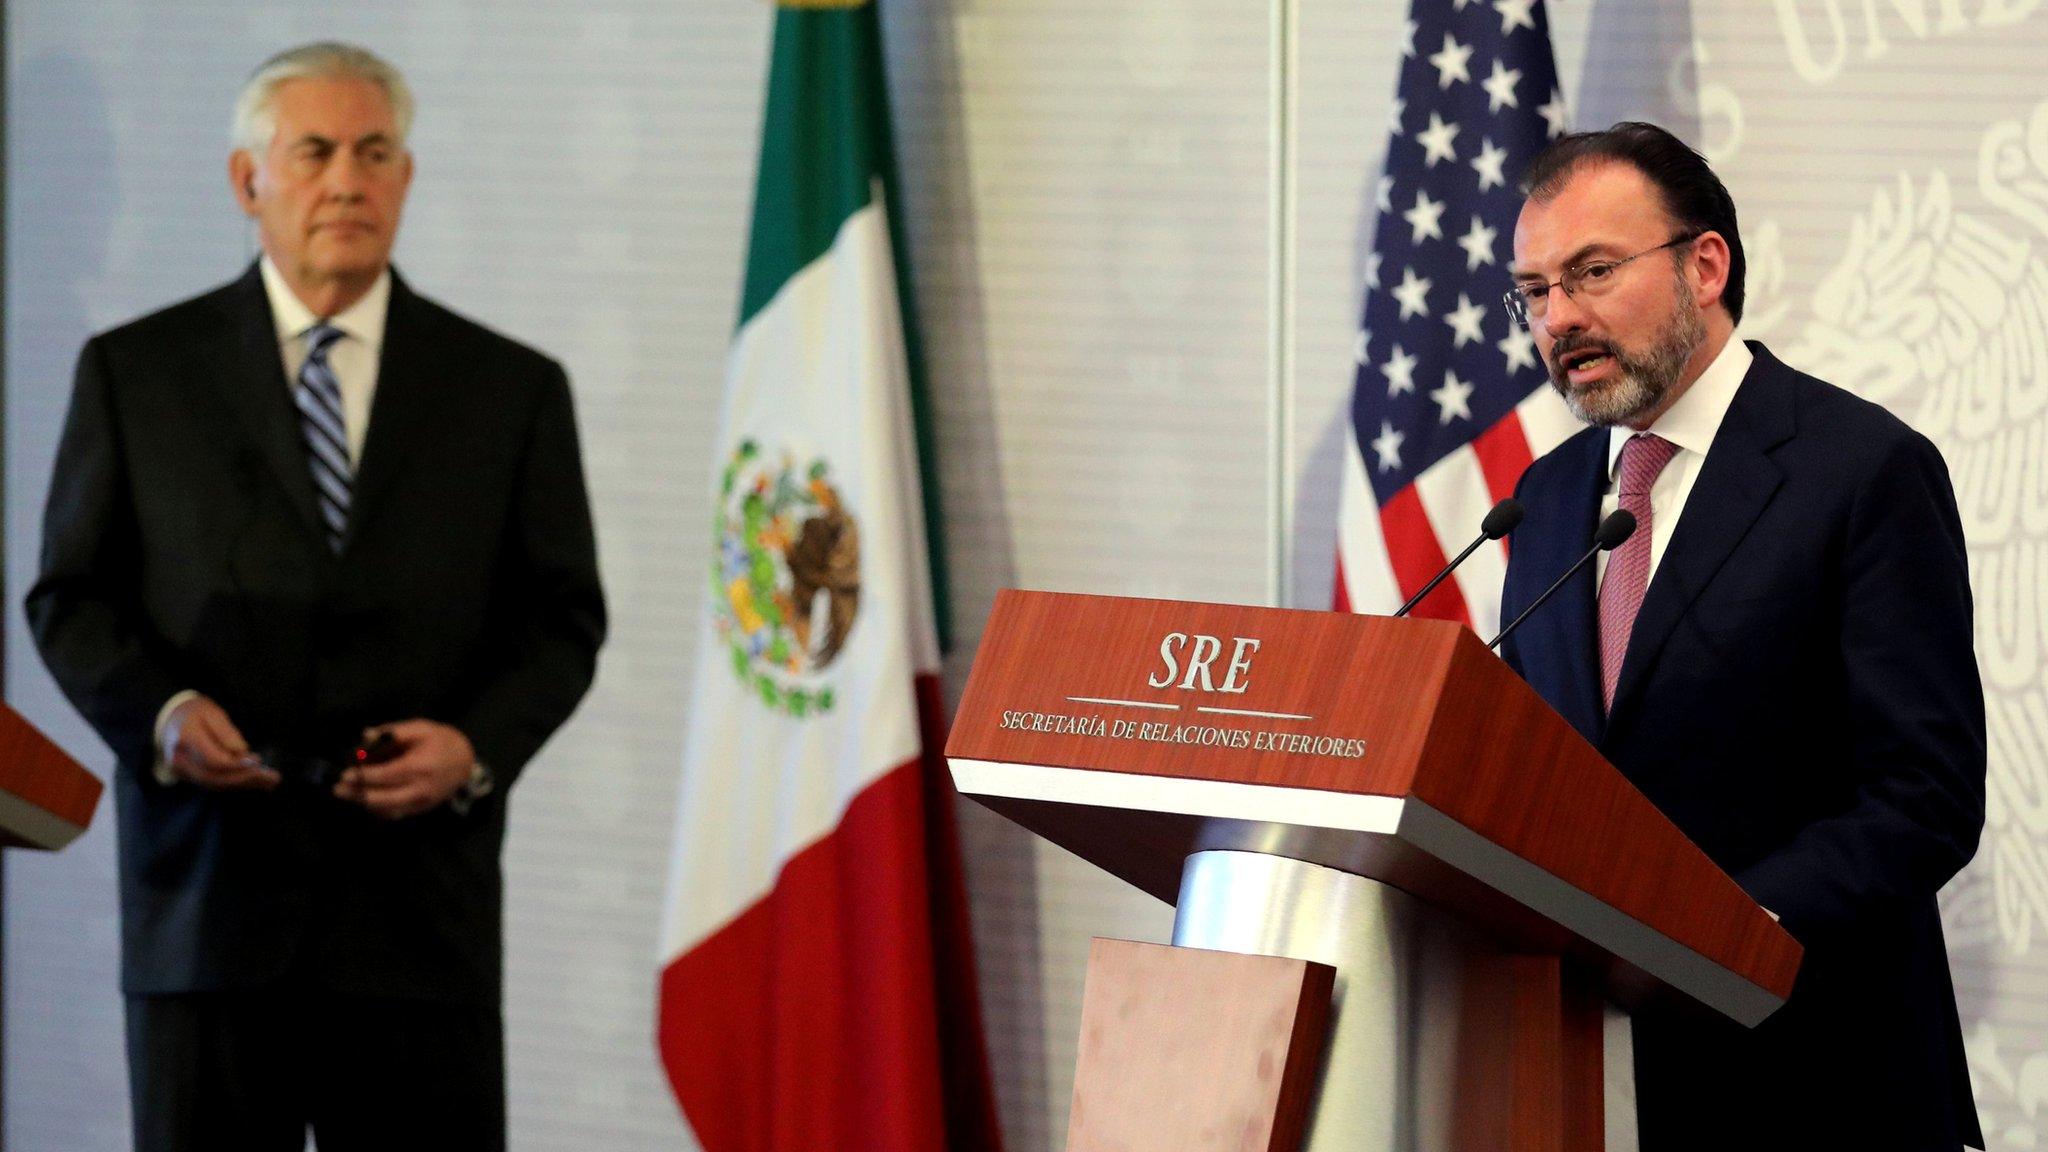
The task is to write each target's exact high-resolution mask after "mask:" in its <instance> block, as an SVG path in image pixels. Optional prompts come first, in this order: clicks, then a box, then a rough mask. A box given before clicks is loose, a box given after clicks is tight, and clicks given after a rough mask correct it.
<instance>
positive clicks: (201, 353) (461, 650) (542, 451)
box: [27, 267, 605, 1004]
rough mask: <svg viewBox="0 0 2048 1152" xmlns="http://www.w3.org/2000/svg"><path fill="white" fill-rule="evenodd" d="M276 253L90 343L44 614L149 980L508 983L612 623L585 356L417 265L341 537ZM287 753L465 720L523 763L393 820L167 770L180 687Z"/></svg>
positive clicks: (61, 466) (132, 975) (490, 991)
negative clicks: (601, 574) (91, 761)
mask: <svg viewBox="0 0 2048 1152" xmlns="http://www.w3.org/2000/svg"><path fill="white" fill-rule="evenodd" d="M299 437H300V433H299V423H298V415H297V412H296V410H295V408H294V407H293V404H292V400H291V395H290V392H289V389H288V388H287V386H286V382H285V379H284V368H283V363H282V358H281V356H280V353H279V350H278V346H277V337H276V333H275V329H274V327H273V324H272V320H271V315H270V308H269V302H268V300H267V299H266V297H265V295H264V291H263V283H262V279H261V277H260V275H259V273H258V271H257V269H256V268H254V267H251V269H250V270H249V272H248V273H247V274H246V275H244V276H243V277H242V278H241V279H240V280H238V281H236V282H234V283H232V284H229V285H227V286H225V287H222V288H220V289H218V290H216V291H213V292H210V293H208V294H206V295H204V296H200V297H198V298H196V299H193V300H189V301H186V302H184V303H181V304H177V305H174V306H172V307H171V308H168V309H166V310H164V311H162V312H158V313H156V314H154V315H151V316H148V317H145V318H143V319H140V320H137V321H134V322H133V323H130V324H128V325H125V326H123V327H120V328H117V329H114V330H113V331H110V332H107V333H104V334H102V335H99V336H96V337H94V338H93V339H92V340H90V341H88V342H87V344H86V345H85V348H84V350H83V351H82V352H81V353H80V355H79V361H78V374H77V381H76V385H75V390H74V393H73V396H72V400H71V409H70V414H69V416H68V418H67V419H66V422H65V426H64V433H63V438H62V440H61V442H60V444H59V446H58V450H57V461H56V467H55V471H54V473H53V476H52V479H51V485H50V495H49V502H48V506H47V508H46V510H45V513H44V521H43V555H42V572H41V577H40V579H38V580H37V582H36V584H35V586H34V587H33V588H32V589H31V590H30V591H29V594H28V598H27V610H28V616H29V621H30V625H31V627H32V629H33V631H34V634H35V637H36V642H37V644H38V646H39V647H40V648H41V650H42V653H43V658H44V660H45V661H46V662H47V663H48V665H49V667H50V670H51V671H52V673H54V674H55V676H56V679H57V682H58V683H59V685H61V686H62V688H63V690H64V692H65V694H66V695H67V696H69V698H70V699H71V701H72V703H73V704H75V705H76V706H77V707H78V709H79V710H80V712H82V713H83V714H84V715H85V717H86V719H87V720H88V721H90V722H91V723H92V725H93V726H94V727H95V728H96V729H97V730H98V731H99V733H100V735H101V736H102V737H104V738H105V740H106V741H107V743H108V744H109V745H110V746H112V748H113V750H114V752H115V754H116V757H117V759H118V762H119V764H118V768H117V771H116V779H115V798H116V803H117V806H118V809H119V818H120V828H119V830H120V836H119V848H120V863H121V868H120V873H121V912H122V945H123V949H122V960H123V964H122V972H123V985H124V987H125V988H126V989H127V990H128V991H129V992H131V993H152V992H182V991H198V990H208V989H219V988H234V987H248V986H255V985H261V984H265V983H269V982H273V981H276V980H278V979H280V978H283V977H284V976H285V975H286V974H287V973H290V974H291V976H292V978H293V979H310V980H312V981H314V982H316V983H318V984H320V985H323V986H326V987H330V988H333V989H336V990H340V991H348V992H361V993H368V994H377V995H399V996H414V997H423V998H433V999H441V1000H452V1001H467V1002H474V1003H489V1004H496V1003H497V1001H498V997H499V989H500V965H501V957H500V952H501V949H500V908H499V903H500V901H499V893H500V876H499V849H500V845H501V842H502V840H503V836H504V829H505V807H504V797H505V792H506V791H507V790H508V789H509V786H510V785H511V783H512V782H513V780H514V779H516V778H517V776H518V774H519V771H520V769H521V768H522V767H523V766H524V765H525V764H526V762H527V761H528V759H530V758H531V757H532V756H533V754H534V752H535V751H536V750H537V749H538V748H539V747H540V745H541V743H542V742H543V741H545V740H546V739H547V737H548V736H549V735H550V734H551V733H552V732H553V731H554V730H555V728H556V727H557V726H559V725H560V724H561V723H562V722H563V720H565V719H566V718H567V717H568V715H569V713H570V712H571V711H572V710H573V709H574V707H575V706H576V703H577V701H578V700H579V699H581V697H582V695H583V692H584V690H585V689H586V688H587V687H588V686H589V683H590V679H591V676H592V674H593V672H594V669H595V661H596V653H597V648H598V646H599V644H600V643H601V641H602V639H603V636H604V628H605V612H604V601H603V596H602V593H601V591H600V589H599V585H598V576H597V563H596V550H595V544H594V541H593V536H592V530H591V521H590V510H589V501H588V498H587V496H586V494H585V489H584V481H583V468H582V463H581V460H580V458H579V452H578V447H577V440H576V429H575V420H574V415H573V412H572V410H571V405H570V398H569V388H568V381H567V379H566V377H565V376H564V374H563V372H562V370H561V368H560V367H559V366H558V365H557V364H555V363H554V362H553V361H551V360H549V359H548V358H546V357H545V356H542V355H541V354H539V353H537V352H534V351H533V350H531V349H528V348H525V347H522V346H521V345H519V344H516V343H514V342H513V341H511V340H508V339H506V338H504V337H502V336H499V335H496V334H494V333H492V332H489V331H487V330H485V329H484V328H482V327H480V326H478V325H476V324H474V323H472V322H470V321H468V320H465V319H463V318H461V317H459V316H456V315H455V314H454V313H451V312H449V311H447V310H446V309H444V308H442V307H440V306H439V305H436V304H434V303H431V302H430V301H427V300H425V299H422V298H421V297H419V296H417V295H415V294H414V293H413V292H412V291H411V290H409V289H408V288H407V287H406V286H405V283H404V282H403V281H402V280H399V279H397V278H396V277H395V276H394V278H393V284H392V291H391V304H390V311H389V316H388V320H387V324H386V331H385V338H384V346H383V352H382V357H381V361H380V366H379V375H378V383H377V392H376V399H375V401H374V404H373V407H372V415H371V421H370V429H369V436H368V439H367V441H366V442H365V445H364V448H363V455H362V460H361V462H360V465H359V468H358V470H357V476H356V487H355V497H354V501H353V509H352V511H351V516H350V522H349V529H348V537H347V542H346V544H345V546H344V547H343V549H342V551H341V552H340V554H339V555H338V556H337V555H336V554H334V553H333V552H332V551H331V550H330V549H329V547H328V546H327V544H326V542H325V541H324V539H323V537H322V534H321V531H320V527H319V523H320V522H319V520H318V517H317V515H316V512H315V508H314V496H313V486H312V483H313V482H312V479H311V474H310V472H309V470H308V467H307V462H306V453H305V449H304V447H303V446H302V443H301V441H300V438H299ZM185 688H193V689H197V690H199V691H201V692H204V693H206V694H207V695H208V696H211V697H212V698H213V699H215V700H217V701H218V702H219V703H220V704H221V706H222V707H224V708H225V709H226V710H227V712H228V715H229V716H230V717H231V718H232V719H233V720H234V721H235V723H236V724H237V725H238V726H239V727H240V728H241V730H242V732H243V734H244V735H245V736H246V737H247V738H248V739H249V742H250V744H251V746H252V747H255V748H259V749H268V750H272V751H274V752H275V753H276V754H277V757H278V759H279V760H280V761H282V762H286V763H290V762H293V761H296V760H298V759H300V758H303V757H308V756H315V755H322V754H327V753H332V752H335V751H338V750H341V749H345V748H348V747H351V746H353V744H354V743H355V742H356V740H357V739H358V736H359V733H360V731H361V729H362V728H363V727H364V726H366V725H370V724H376V723H382V722H388V721H392V720H400V719H405V718H408V717H413V716H424V717H428V718H431V719H436V720H441V721H444V722H446V723H449V724H452V725H454V726H455V727H457V728H459V729H461V730H462V731H463V732H464V733H465V734H466V735H467V736H468V737H469V739H470V741H471V742H472V743H473V744H474V746H475V748H476V751H477V755H478V756H479V758H481V759H482V760H483V761H484V762H485V763H486V764H488V765H490V767H491V768H492V769H493V771H494V772H495V773H496V774H497V777H498V780H499V783H500V788H499V791H498V793H497V794H496V795H495V796H491V797H487V798H486V799H485V800H484V801H483V802H482V803H480V804H479V805H477V806H476V807H475V808H473V809H471V811H470V812H469V813H468V814H467V815H458V814H457V813H455V812H454V811H452V810H450V809H448V808H447V807H445V806H444V807H442V808H439V809H436V810H434V811H431V812H428V813H426V814H423V815H420V816H417V817H413V818H410V819H404V820H397V821H386V820H382V819H379V818H376V817H373V816H371V815H369V814H368V813H367V812H365V811H363V810H361V809H360V808H357V807H355V806H353V805H348V804H344V803H342V802H339V801H336V800H334V799H333V798H332V797H330V796H327V795H325V794H324V793H322V792H320V791H319V790H318V789H315V788H312V787H293V786H289V785H288V786H286V787H283V788H280V789H279V790H278V791H276V792H274V793H262V794H259V793H246V792H244V793H227V792H210V791H206V790H203V789H200V788H197V787H194V786H192V785H188V784H183V783H179V784H176V785H172V786H169V787H166V786H163V785H161V784H159V783H157V782H156V780H155V779H154V778H153V776H152V773H151V765H152V763H153V760H154V748H153V727H154V724H155V720H156V716H157V712H158V710H159V709H160V708H161V706H162V705H163V704H164V702H165V701H166V699H168V698H169V697H170V696H171V695H172V694H173V693H174V692H176V691H178V690H180V689H185Z"/></svg>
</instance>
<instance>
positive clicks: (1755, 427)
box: [1614, 345, 1793, 714]
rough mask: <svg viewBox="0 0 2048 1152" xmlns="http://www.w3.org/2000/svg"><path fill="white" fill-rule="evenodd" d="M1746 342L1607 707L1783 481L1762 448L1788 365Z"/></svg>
mask: <svg viewBox="0 0 2048 1152" xmlns="http://www.w3.org/2000/svg"><path fill="white" fill-rule="evenodd" d="M1751 347H1752V349H1753V350H1754V352H1755V355H1756V361H1755V363H1753V364H1751V365H1750V369H1749V374H1748V375H1747V376H1745V377H1743V381H1742V385H1741V387H1740V388H1739V389H1738V390H1737V391H1736V393H1735V400H1734V402H1733V403H1731V404H1730V405H1729V407H1728V414H1727V416H1726V417H1724V418H1723V419H1722V421H1721V430H1720V431H1719V432H1717V433H1715V435H1714V443H1713V446H1712V447H1711V448H1709V449H1708V450H1707V459H1706V463H1705V464H1704V465H1703V466H1702V467H1701V469H1700V474H1699V478H1698V479H1697V480H1695V481H1694V482H1693V486H1692V493H1691V495H1689V496H1687V497H1686V501H1685V510H1684V513H1683V514H1682V515H1681V516H1680V517H1679V520H1678V528H1677V530H1676V531H1674V532H1673V533H1672V534H1671V541H1670V543H1669V544H1667V545H1666V546H1665V550H1664V556H1663V559H1661V560H1660V561H1658V563H1657V571H1656V574H1655V575H1653V576H1652V577H1651V578H1650V587H1649V590H1648V591H1647V593H1646V594H1645V595H1644V597H1643V606H1642V609H1641V610H1640V611H1639V612H1638V613H1637V615H1636V623H1635V628H1634V630H1633V631H1631V632H1630V633H1629V644H1628V655H1627V657H1626V658H1625V659H1624V660H1623V661H1622V665H1621V679H1620V682H1619V684H1618V685H1617V686H1616V688H1615V692H1614V713H1615V714H1619V713H1621V712H1623V711H1624V710H1625V709H1626V708H1627V707H1628V706H1629V704H1630V703H1631V701H1632V699H1633V697H1634V696H1635V695H1637V694H1638V693H1639V692H1640V691H1641V690H1642V684H1643V681H1644V680H1645V679H1646V678H1647V677H1648V675H1649V672H1650V669H1651V668H1653V667H1655V665H1656V662H1657V655H1658V653H1659V652H1660V651H1662V650H1663V647H1664V642H1665V641H1666V640H1667V639H1669V638H1670V635H1671V630H1672V628H1674V627H1675V626H1676V625H1677V624H1678V620H1679V618H1680V617H1681V616H1683V615H1684V614H1685V611H1686V609H1687V608H1690V607H1691V606H1692V602H1693V601H1694V600H1696V599H1698V598H1699V594H1700V592H1701V591H1702V590H1703V589H1705V588H1706V586H1707V583H1708V581H1710V580H1712V579H1713V578H1714V574H1715V573H1716V572H1718V571H1720V570H1721V565H1722V563H1723V562H1724V561H1726V560H1727V559H1728V554H1729V553H1731V552H1733V551H1734V550H1735V546H1736V545H1737V544H1739V543H1741V542H1742V538H1743V537H1744V536H1746V535H1748V534H1749V530H1750V527H1751V526H1752V525H1754V524H1755V523H1756V519H1757V517H1758V516H1760V515H1762V514H1763V510H1764V508H1765V507H1766V506H1767V505H1769V504H1770V502H1771V497H1772V496H1773V495H1775V494H1776V493H1777V491H1778V486H1779V485H1780V484H1781V483H1783V482H1784V478H1785V475H1784V473H1783V471H1781V470H1780V469H1779V468H1778V466H1777V465H1776V464H1774V463H1772V461H1771V458H1770V456H1769V455H1768V453H1769V452H1770V450H1771V449H1773V448H1775V447H1777V446H1778V445H1779V444H1782V443H1784V442H1785V441H1786V440H1787V439H1789V438H1791V436H1792V432H1793V418H1792V392H1791V389H1790V388H1789V387H1787V386H1785V382H1784V381H1782V380H1781V379H1779V377H1780V376H1782V375H1784V374H1787V372H1788V369H1786V368H1785V366H1784V365H1783V364H1781V363H1779V362H1778V360H1777V358H1776V357H1774V356H1772V355H1771V354H1770V353H1769V352H1768V351H1766V350H1764V348H1763V347H1762V346H1761V345H1752V346H1751Z"/></svg>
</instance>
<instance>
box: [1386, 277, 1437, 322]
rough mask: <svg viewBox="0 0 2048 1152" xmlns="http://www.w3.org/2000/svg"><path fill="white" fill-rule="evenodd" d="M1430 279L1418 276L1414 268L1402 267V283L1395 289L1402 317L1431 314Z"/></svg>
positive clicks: (1395, 296)
mask: <svg viewBox="0 0 2048 1152" xmlns="http://www.w3.org/2000/svg"><path fill="white" fill-rule="evenodd" d="M1429 289H1430V283H1429V281H1428V280H1426V279H1424V278H1422V277H1420V276H1417V275H1416V274H1415V269H1414V268H1403V269H1401V283H1400V285H1399V286H1397V287H1396V288H1395V289H1394V299H1395V300H1396V301H1397V302H1399V303H1400V305H1401V319H1403V320H1406V319H1409V318H1410V317H1413V316H1427V315H1429Z"/></svg>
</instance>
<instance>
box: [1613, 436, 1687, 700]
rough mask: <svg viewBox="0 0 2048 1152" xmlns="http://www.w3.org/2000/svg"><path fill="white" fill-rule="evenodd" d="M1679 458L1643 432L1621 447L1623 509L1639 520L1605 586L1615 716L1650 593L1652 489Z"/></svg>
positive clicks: (1663, 441)
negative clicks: (1617, 693) (1639, 615)
mask: <svg viewBox="0 0 2048 1152" xmlns="http://www.w3.org/2000/svg"><path fill="white" fill-rule="evenodd" d="M1677 452H1678V445H1676V444H1673V443H1672V442H1671V441H1669V440H1666V439H1664V438H1662V437H1660V436H1653V435H1651V434H1650V433H1648V432H1638V433H1637V434H1635V435H1634V436H1631V437H1629V438H1628V442H1627V443H1626V444H1623V445H1622V446H1621V507H1622V508H1624V509H1626V510H1627V511H1628V513H1629V514H1630V515H1632V516H1634V517H1635V518H1636V530H1635V534H1634V535H1632V536H1630V537H1629V538H1628V540H1627V541H1625V542H1624V543H1623V544H1622V546H1621V547H1619V548H1616V549H1615V550H1614V555H1612V556H1610V557H1609V558H1608V561H1607V577H1606V579H1605V580H1603V581H1602V582H1601V584H1600V698H1601V700H1602V701H1604V702H1605V704H1606V706H1607V709H1608V710H1609V711H1612V710H1613V708H1614V688H1615V685H1616V684H1618V683H1619V682H1620V680H1621V661H1622V659H1623V657H1625V656H1627V655H1628V637H1629V633H1631V632H1633V631H1634V630H1635V626H1636V612H1637V611H1638V610H1639V609H1641V608H1642V606H1643V593H1645V592H1647V591H1648V590H1649V587H1650V529H1651V525H1650V485H1652V484H1655V483H1656V482H1657V474H1658V473H1660V472H1662V471H1664V466H1665V465H1666V464H1669V463H1671V457H1672V456H1673V455H1675V454H1676V453H1677Z"/></svg>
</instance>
